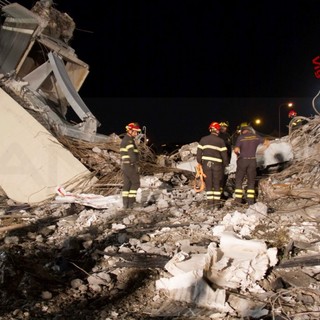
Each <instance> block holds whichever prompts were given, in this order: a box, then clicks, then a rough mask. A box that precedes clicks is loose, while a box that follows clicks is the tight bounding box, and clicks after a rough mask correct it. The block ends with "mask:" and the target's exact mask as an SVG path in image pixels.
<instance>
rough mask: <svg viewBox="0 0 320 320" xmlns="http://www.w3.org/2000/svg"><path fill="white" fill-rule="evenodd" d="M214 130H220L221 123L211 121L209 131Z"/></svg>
mask: <svg viewBox="0 0 320 320" xmlns="http://www.w3.org/2000/svg"><path fill="white" fill-rule="evenodd" d="M212 130H215V131H220V124H219V123H218V122H211V123H210V125H209V131H210V132H211V131H212Z"/></svg>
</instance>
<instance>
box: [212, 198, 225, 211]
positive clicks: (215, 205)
mask: <svg viewBox="0 0 320 320" xmlns="http://www.w3.org/2000/svg"><path fill="white" fill-rule="evenodd" d="M222 207H223V204H222V202H221V201H217V200H216V201H213V209H218V210H219V209H221V208H222Z"/></svg>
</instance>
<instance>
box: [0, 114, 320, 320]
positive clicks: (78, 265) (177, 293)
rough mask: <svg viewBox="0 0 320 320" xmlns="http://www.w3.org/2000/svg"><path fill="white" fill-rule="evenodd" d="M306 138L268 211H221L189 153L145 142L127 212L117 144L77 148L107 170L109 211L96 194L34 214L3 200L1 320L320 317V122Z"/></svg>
mask: <svg viewBox="0 0 320 320" xmlns="http://www.w3.org/2000/svg"><path fill="white" fill-rule="evenodd" d="M299 130H302V132H303V134H301V133H298V131H295V132H292V133H291V134H290V135H289V136H288V137H285V139H288V141H289V142H290V143H291V144H292V148H293V151H294V159H293V160H292V161H291V162H290V163H289V164H287V167H286V168H285V169H284V170H283V171H281V172H278V173H273V174H270V175H269V176H268V177H264V178H263V179H261V180H260V181H259V201H258V202H257V203H255V204H254V205H252V206H250V207H248V206H246V205H237V206H235V205H234V204H233V202H232V200H233V199H232V198H230V199H228V200H226V201H225V204H224V207H223V208H222V209H221V210H216V211H212V210H209V209H208V208H207V207H206V206H205V201H204V197H205V196H204V193H198V192H195V190H194V189H193V187H192V175H193V174H192V173H190V172H189V174H186V175H185V174H184V173H186V172H187V171H185V170H182V169H178V168H177V166H175V165H174V162H175V161H176V162H177V163H178V162H181V157H180V156H178V153H179V152H177V153H176V154H174V156H172V155H171V156H168V157H164V156H163V155H162V156H156V155H154V154H153V153H152V152H151V150H147V148H146V146H145V145H144V146H143V145H141V146H140V147H141V148H143V150H141V151H142V153H144V156H143V158H142V172H143V174H142V176H141V188H140V190H139V193H138V201H139V204H140V207H139V208H135V209H133V210H127V211H124V210H122V208H121V197H120V190H121V174H120V171H119V163H120V160H119V159H120V158H119V154H118V151H117V150H118V149H117V147H116V145H112V146H108V145H105V146H104V147H105V149H103V146H100V145H99V146H97V145H95V146H90V148H89V147H88V144H86V145H80V144H78V145H77V146H76V145H75V144H72V147H70V150H74V149H76V150H77V152H73V153H74V154H75V156H77V157H78V158H79V159H82V161H83V163H85V164H86V165H87V166H88V167H90V168H91V169H94V168H96V170H95V171H94V172H95V174H98V175H99V172H101V174H100V178H101V179H102V180H100V181H98V182H97V185H98V187H96V189H94V188H93V190H96V191H98V190H99V197H101V198H99V201H100V200H103V202H99V203H100V205H101V204H102V203H103V206H102V205H101V207H98V208H97V206H96V203H94V202H93V201H92V200H93V199H94V197H93V195H92V194H82V195H73V194H72V195H69V197H68V195H65V196H64V195H63V192H62V194H60V195H59V196H57V197H56V198H55V199H52V201H47V202H45V203H42V204H39V205H38V206H35V207H32V206H28V205H26V204H18V203H14V202H13V201H12V200H10V199H8V198H7V197H6V195H5V194H3V195H2V198H1V209H0V222H1V225H0V231H1V233H0V234H1V249H0V273H1V277H0V279H1V281H0V286H1V293H0V301H1V311H0V319H3V320H6V319H173V318H174V319H221V318H223V317H224V318H227V319H271V318H274V319H276V318H277V319H318V318H319V313H320V304H319V299H320V294H319V292H320V291H319V270H318V268H319V267H318V265H319V256H320V255H319V243H320V239H319V218H320V217H319V212H320V211H319V209H320V204H319V197H318V196H317V194H318V193H317V192H318V190H317V189H318V186H319V173H318V170H319V165H318V163H317V162H316V160H317V159H318V158H319V157H317V155H318V153H317V150H319V148H318V146H319V143H318V141H317V139H318V137H319V118H314V119H311V120H310V121H309V122H308V123H307V124H306V125H305V126H303V127H301V128H300V129H299ZM306 135H309V136H307V137H306ZM306 139H307V140H308V141H309V143H308V144H307V145H306V144H304V142H303V141H305V140H306ZM301 144H302V145H301ZM192 146H193V144H191V145H190V147H191V149H192ZM303 147H306V149H305V151H304V152H302V151H301V148H303ZM186 149H188V148H187V146H184V147H183V148H182V151H183V157H185V158H184V159H185V160H186V161H187V162H188V161H191V160H192V152H191V151H190V153H189V154H188V156H186V154H187V152H186ZM144 151H145V152H144ZM159 159H160V160H159ZM159 163H161V164H163V163H166V166H161V165H159ZM168 163H171V165H172V167H170V166H169V165H168ZM144 168H146V169H144ZM145 173H147V174H145ZM108 177H110V180H108ZM281 184H283V185H286V184H288V185H290V187H289V188H288V192H287V189H286V192H285V193H284V191H283V190H281V191H279V188H278V189H277V188H276V187H277V186H278V185H281ZM296 188H298V189H296ZM270 189H272V190H273V191H272V193H271V192H270V191H269V190H270ZM295 190H300V192H297V191H295ZM301 190H305V193H303V192H302V191H301ZM295 192H296V193H295ZM96 194H98V193H96ZM310 195H311V196H310ZM71 196H72V197H71ZM79 199H80V200H86V202H83V201H77V200H79Z"/></svg>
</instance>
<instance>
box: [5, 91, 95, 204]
mask: <svg viewBox="0 0 320 320" xmlns="http://www.w3.org/2000/svg"><path fill="white" fill-rule="evenodd" d="M0 113H1V117H0V136H1V144H0V185H1V187H2V188H3V190H4V191H5V192H6V194H7V196H8V197H9V198H10V199H12V200H14V201H16V202H21V203H29V204H32V203H39V202H42V201H45V200H48V199H50V198H51V197H53V196H54V195H55V193H56V188H57V186H64V187H65V188H66V189H67V190H74V186H76V185H77V186H78V187H79V188H81V186H82V185H83V184H84V183H86V184H89V180H90V179H89V176H90V171H89V170H88V169H87V168H86V167H85V166H84V165H83V164H82V163H81V162H80V161H79V160H78V159H76V158H75V157H74V156H73V154H72V153H71V152H70V151H69V150H67V149H65V148H64V147H63V146H62V145H61V144H60V143H59V142H58V140H57V139H56V138H55V137H54V136H53V135H52V134H51V133H50V132H49V131H48V130H46V129H45V128H44V127H43V126H42V125H41V124H40V123H39V122H38V121H37V120H36V119H35V118H33V117H32V116H31V115H30V114H29V113H28V112H27V111H26V110H25V109H24V108H23V107H21V106H20V105H19V104H18V103H17V102H16V101H15V100H14V99H12V98H11V97H10V96H9V95H8V94H7V93H6V92H5V91H3V90H2V89H1V88H0ZM91 182H93V180H92V181H91ZM79 190H80V189H79Z"/></svg>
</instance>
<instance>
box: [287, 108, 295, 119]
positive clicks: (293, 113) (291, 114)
mask: <svg viewBox="0 0 320 320" xmlns="http://www.w3.org/2000/svg"><path fill="white" fill-rule="evenodd" d="M296 116H297V112H296V111H294V110H290V111H289V113H288V117H289V118H294V117H296Z"/></svg>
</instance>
